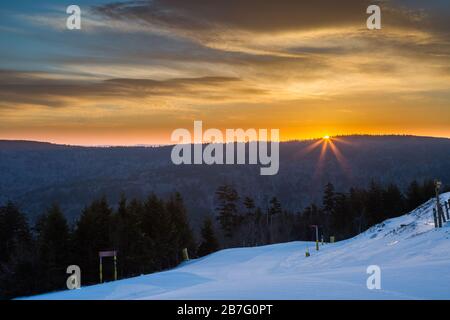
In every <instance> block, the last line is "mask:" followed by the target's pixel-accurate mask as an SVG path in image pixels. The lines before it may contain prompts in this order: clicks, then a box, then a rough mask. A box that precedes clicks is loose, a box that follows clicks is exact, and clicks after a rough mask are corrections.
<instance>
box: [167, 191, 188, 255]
mask: <svg viewBox="0 0 450 320" xmlns="http://www.w3.org/2000/svg"><path fill="white" fill-rule="evenodd" d="M166 207H167V212H168V214H169V215H170V219H171V225H172V226H173V233H172V239H171V241H170V243H171V245H172V252H173V258H174V263H175V264H176V263H179V262H180V261H181V251H182V250H183V249H184V248H187V249H188V250H189V252H194V249H195V243H194V236H193V234H192V230H191V228H190V226H189V223H188V217H187V212H186V208H185V206H184V203H183V198H182V197H181V195H180V194H179V193H178V192H176V193H175V194H174V195H172V196H171V197H170V198H169V200H168V202H167V206H166Z"/></svg>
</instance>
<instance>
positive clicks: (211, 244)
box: [197, 218, 219, 257]
mask: <svg viewBox="0 0 450 320" xmlns="http://www.w3.org/2000/svg"><path fill="white" fill-rule="evenodd" d="M218 249H219V242H218V241H217V239H216V236H215V235H214V229H213V225H212V221H211V219H209V218H206V219H205V220H204V222H203V227H202V229H201V243H200V246H199V247H198V250H197V255H198V256H199V257H203V256H205V255H207V254H210V253H212V252H214V251H217V250H218Z"/></svg>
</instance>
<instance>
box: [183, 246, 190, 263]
mask: <svg viewBox="0 0 450 320" xmlns="http://www.w3.org/2000/svg"><path fill="white" fill-rule="evenodd" d="M182 255H183V261H188V260H189V254H188V249H187V248H184V249H183V251H182Z"/></svg>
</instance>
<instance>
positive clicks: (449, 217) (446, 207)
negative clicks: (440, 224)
mask: <svg viewBox="0 0 450 320" xmlns="http://www.w3.org/2000/svg"><path fill="white" fill-rule="evenodd" d="M444 204H445V212H446V213H447V220H450V214H449V212H448V207H449V204H450V200H448V203H447V202H444Z"/></svg>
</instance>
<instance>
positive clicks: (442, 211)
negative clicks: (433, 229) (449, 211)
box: [439, 203, 447, 223]
mask: <svg viewBox="0 0 450 320" xmlns="http://www.w3.org/2000/svg"><path fill="white" fill-rule="evenodd" d="M439 207H440V208H441V215H442V222H444V223H445V222H447V219H446V218H445V214H444V209H442V205H441V204H440V203H439Z"/></svg>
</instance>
